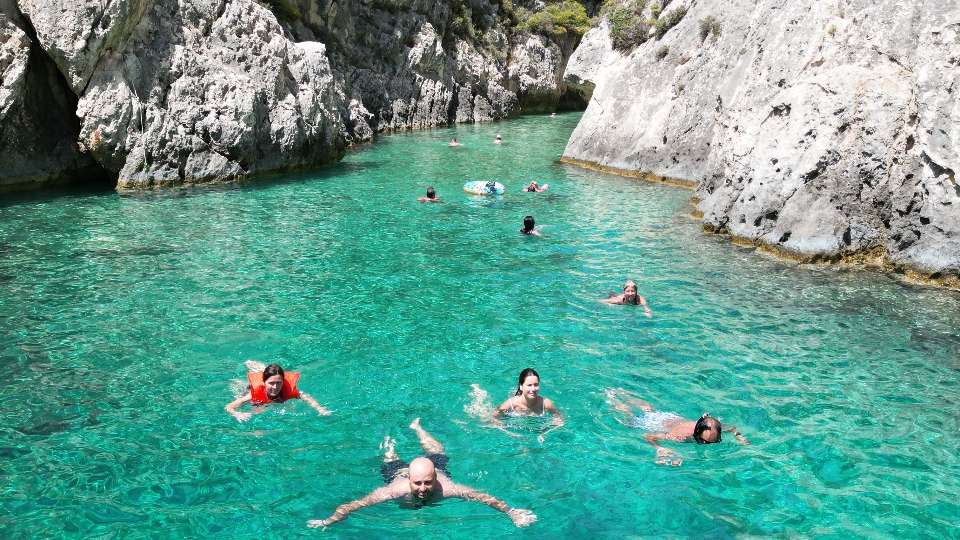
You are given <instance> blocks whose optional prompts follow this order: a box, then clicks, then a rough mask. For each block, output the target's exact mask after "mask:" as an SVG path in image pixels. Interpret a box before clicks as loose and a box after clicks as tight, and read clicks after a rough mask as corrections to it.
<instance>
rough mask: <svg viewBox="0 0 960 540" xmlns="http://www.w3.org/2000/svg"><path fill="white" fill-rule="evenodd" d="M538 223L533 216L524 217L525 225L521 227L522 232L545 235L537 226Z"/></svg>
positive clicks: (528, 234) (531, 234) (529, 234)
mask: <svg viewBox="0 0 960 540" xmlns="http://www.w3.org/2000/svg"><path fill="white" fill-rule="evenodd" d="M535 225H536V223H534V221H533V216H525V217H524V218H523V227H522V228H521V229H520V234H526V235H527V236H543V235H542V234H540V231H538V230H537V229H536V227H535Z"/></svg>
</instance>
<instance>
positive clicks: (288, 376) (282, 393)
mask: <svg viewBox="0 0 960 540" xmlns="http://www.w3.org/2000/svg"><path fill="white" fill-rule="evenodd" d="M247 380H248V381H249V382H250V391H249V392H247V393H246V394H244V395H242V396H240V397H238V398H237V399H235V400H233V401H231V402H230V403H228V404H227V406H226V407H224V409H226V411H227V412H228V413H230V415H231V416H233V417H234V418H236V419H237V420H238V421H240V422H246V421H247V420H249V419H250V418H251V417H252V416H253V413H248V412H240V411H238V410H237V408H238V407H240V406H241V405H243V404H244V403H246V402H248V401H249V402H250V403H251V404H252V405H256V406H259V405H266V404H268V403H283V402H284V401H286V400H288V399H302V400H304V401H306V402H307V404H308V405H310V406H311V407H313V408H314V410H316V411H317V413H318V414H319V415H320V416H327V415H329V414H330V411H328V410H327V409H326V408H325V407H324V406H323V405H320V404H319V403H317V401H316V400H315V399H313V398H312V397H310V395H309V394H307V393H306V392H301V391H300V390H298V389H297V381H298V380H300V373H299V372H296V371H288V372H286V373H284V371H283V368H282V367H280V366H279V365H277V364H270V365H269V366H267V367H265V368H264V369H263V372H262V373H261V372H258V371H250V372H248V373H247ZM256 412H257V413H260V412H263V409H262V408H261V409H260V410H259V411H256Z"/></svg>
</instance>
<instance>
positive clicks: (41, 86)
mask: <svg viewBox="0 0 960 540" xmlns="http://www.w3.org/2000/svg"><path fill="white" fill-rule="evenodd" d="M0 2H2V3H0V6H2V7H3V10H2V11H0V12H2V13H4V14H5V15H3V16H2V17H0V68H3V69H2V71H0V73H2V75H3V79H2V86H0V119H2V120H3V125H2V127H0V184H14V183H36V182H37V181H43V180H48V179H52V178H64V177H74V176H77V175H80V174H81V172H82V171H88V170H94V171H99V172H100V173H101V174H102V175H106V176H109V177H112V178H113V179H114V180H115V182H116V185H117V186H118V187H120V188H145V187H153V186H165V185H175V184H181V183H190V182H222V181H231V180H237V179H242V178H246V177H249V176H252V175H255V174H259V173H264V172H272V171H284V170H290V169H296V168H302V167H310V166H317V165H320V164H323V163H327V162H330V161H333V160H336V159H338V157H339V156H340V155H341V154H342V151H343V149H344V148H345V146H347V145H348V144H351V143H354V142H358V141H363V140H368V139H370V138H371V137H372V136H373V134H374V133H375V132H377V131H384V130H391V129H411V128H425V127H432V126H438V125H446V124H448V123H451V122H476V121H486V120H493V119H497V118H503V117H505V116H507V115H510V114H516V113H518V112H521V111H522V110H523V109H524V108H528V109H530V110H536V109H540V110H542V109H545V108H548V109H549V108H554V107H556V106H558V104H561V102H563V100H564V99H569V97H566V98H565V96H564V92H565V88H564V83H563V82H562V74H563V69H564V64H565V62H566V59H567V57H568V56H569V54H570V53H572V51H573V49H574V48H575V46H576V43H577V41H578V39H579V35H577V36H569V37H567V38H565V39H552V40H551V39H548V38H546V37H544V36H542V35H538V34H534V33H531V32H520V31H517V30H516V28H515V26H514V23H515V22H516V21H515V20H513V19H512V17H513V16H512V15H511V13H510V12H509V10H510V9H512V7H511V8H509V9H508V8H506V7H504V6H501V5H500V4H499V3H490V2H487V1H486V0H470V1H469V2H466V1H465V0H455V1H450V2H428V1H426V0H414V1H412V2H398V1H395V0H362V1H358V2H334V1H326V0H259V1H256V0H112V1H110V0H108V1H102V0H71V1H66V0H18V1H17V2H16V3H14V2H13V0H0ZM510 6H512V4H510ZM537 6H540V7H543V4H542V3H538V2H534V3H532V4H531V6H530V7H531V9H537ZM17 21H18V22H19V24H15V22H17ZM34 139H36V140H34ZM38 141H39V142H38ZM45 149H46V150H45Z"/></svg>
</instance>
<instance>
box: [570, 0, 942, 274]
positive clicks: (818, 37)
mask: <svg viewBox="0 0 960 540" xmlns="http://www.w3.org/2000/svg"><path fill="white" fill-rule="evenodd" d="M681 5H683V6H686V7H688V8H689V10H688V12H687V14H686V16H685V17H684V18H683V19H682V20H681V21H680V23H679V24H678V25H676V26H675V27H673V28H672V29H670V30H669V31H668V32H666V34H664V35H663V36H662V39H659V40H657V39H651V40H649V41H647V42H646V43H644V44H642V45H640V46H639V47H637V48H635V49H633V50H632V51H629V52H620V51H616V50H614V49H613V47H612V43H611V39H610V25H609V23H608V22H607V21H605V22H604V23H603V24H601V25H599V26H598V27H597V28H595V29H593V30H591V31H590V32H589V33H588V34H587V35H586V36H585V37H584V40H583V42H582V43H581V45H580V47H579V48H578V50H577V52H576V53H575V54H574V56H573V58H572V59H571V61H570V63H569V64H568V67H567V81H568V82H569V83H570V84H572V85H575V86H576V87H577V88H579V89H580V90H581V91H582V92H583V93H584V94H585V95H589V96H590V104H589V106H588V108H587V111H586V113H585V114H584V116H583V118H582V120H581V122H580V124H579V125H578V127H577V129H576V130H575V132H574V134H573V136H572V137H571V140H570V142H569V144H568V145H567V148H566V150H565V152H564V156H565V158H566V159H568V160H574V161H580V162H583V163H588V164H593V165H599V166H605V167H611V168H615V169H620V170H626V171H634V172H643V173H649V174H652V175H657V176H664V177H672V178H679V179H685V180H689V181H691V182H693V183H695V185H696V189H697V198H698V199H699V212H701V213H702V214H703V221H704V225H705V227H706V228H707V229H709V230H713V231H717V232H723V233H730V234H732V235H734V236H736V237H739V238H741V239H746V240H748V241H751V242H756V243H757V244H759V245H763V246H767V247H771V248H773V249H774V250H775V251H778V252H779V253H781V254H784V255H789V256H793V257H796V258H799V259H804V260H818V259H820V260H840V259H843V258H847V257H862V256H864V255H867V256H869V257H872V258H878V259H880V260H882V261H883V262H885V263H886V264H891V265H893V266H895V267H898V268H901V269H907V270H915V271H919V272H920V273H922V274H923V275H925V276H928V277H933V278H946V279H953V280H954V282H956V281H955V280H956V276H958V275H960V187H958V183H957V182H958V179H957V177H956V171H958V170H960V93H958V92H960V3H958V2H957V1H956V0H946V1H934V0H914V1H908V2H903V1H894V0H881V1H867V0H844V1H840V0H833V1H816V2H814V1H808V2H796V1H788V0H759V1H747V0H727V1H724V2H720V1H709V0H699V1H687V2H682V1H680V0H677V1H674V2H672V3H671V4H670V7H671V8H672V7H676V6H681ZM709 17H712V18H714V21H716V22H717V23H718V24H717V25H713V26H712V27H711V26H709V25H705V24H704V28H705V30H706V31H705V32H701V24H702V21H703V22H709V21H710V19H708V18H709ZM711 28H713V30H711Z"/></svg>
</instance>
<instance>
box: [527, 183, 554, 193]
mask: <svg viewBox="0 0 960 540" xmlns="http://www.w3.org/2000/svg"><path fill="white" fill-rule="evenodd" d="M548 189H550V184H544V185H542V186H541V185H539V184H537V181H536V180H531V181H530V185H529V186H527V187H525V188H523V191H527V192H530V193H543V192H544V191H546V190H548Z"/></svg>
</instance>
